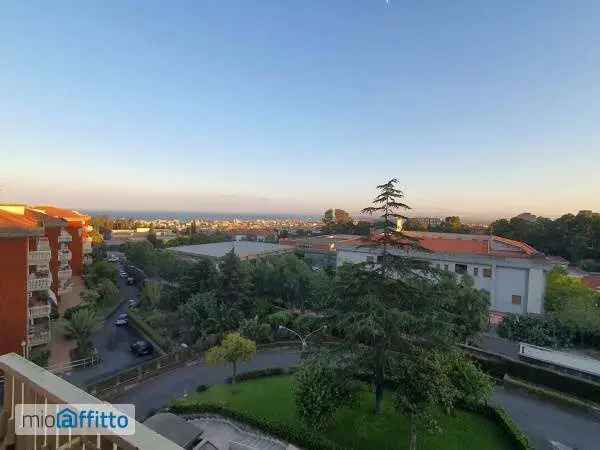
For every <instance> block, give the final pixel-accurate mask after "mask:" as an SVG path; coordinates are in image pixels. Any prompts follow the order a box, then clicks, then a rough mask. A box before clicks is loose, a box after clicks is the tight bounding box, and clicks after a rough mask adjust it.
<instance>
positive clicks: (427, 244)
mask: <svg viewBox="0 0 600 450" xmlns="http://www.w3.org/2000/svg"><path fill="white" fill-rule="evenodd" d="M419 244H420V245H421V247H423V248H425V249H427V250H429V251H432V252H436V253H475V254H483V255H487V254H488V245H487V242H482V241H475V240H463V239H439V238H438V239H419Z"/></svg>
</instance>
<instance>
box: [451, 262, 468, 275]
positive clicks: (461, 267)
mask: <svg viewBox="0 0 600 450" xmlns="http://www.w3.org/2000/svg"><path fill="white" fill-rule="evenodd" d="M454 271H455V272H456V273H467V265H466V264H454Z"/></svg>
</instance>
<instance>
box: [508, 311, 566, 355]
mask: <svg viewBox="0 0 600 450" xmlns="http://www.w3.org/2000/svg"><path fill="white" fill-rule="evenodd" d="M498 334H499V335H500V336H502V337H503V338H507V339H511V340H513V341H523V342H527V343H529V344H533V345H539V346H542V347H552V348H558V347H568V346H571V345H573V342H574V340H575V333H574V331H573V329H572V328H571V327H569V326H568V325H566V324H565V323H563V322H562V321H560V320H559V319H557V318H556V317H551V316H520V315H517V314H509V315H507V316H506V317H505V318H504V320H503V321H502V323H501V324H500V326H499V327H498Z"/></svg>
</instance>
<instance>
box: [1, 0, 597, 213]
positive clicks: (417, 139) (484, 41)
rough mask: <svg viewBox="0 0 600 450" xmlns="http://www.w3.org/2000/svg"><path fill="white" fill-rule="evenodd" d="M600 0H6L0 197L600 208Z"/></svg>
mask: <svg viewBox="0 0 600 450" xmlns="http://www.w3.org/2000/svg"><path fill="white" fill-rule="evenodd" d="M598 23H600V2H597V1H592V0H582V1H581V2H578V3H577V7H575V6H574V5H572V4H569V3H568V2H552V1H531V2H518V1H509V2H498V3H482V2H478V1H474V0H473V1H465V2H460V3H440V2H437V3H436V2H434V3H431V4H421V3H411V4H409V3H407V2H389V3H388V2H385V1H383V0H382V1H380V2H378V1H367V0H363V1H360V0H359V1H355V2H349V1H341V0H337V1H336V0H334V1H331V2H316V1H306V2H295V1H291V0H290V1H285V0H282V1H279V2H251V1H248V2H246V1H232V2H216V1H206V2H181V3H178V4H177V5H172V4H166V3H163V2H158V1H148V2H145V3H144V7H143V8H140V6H139V4H138V3H137V2H133V1H123V2H86V3H84V4H77V5H74V4H73V3H71V2H63V1H57V2H53V4H52V8H48V7H46V5H45V3H41V2H20V1H15V0H13V1H7V2H4V3H3V11H2V18H1V19H0V54H1V55H2V67H3V70H0V98H1V99H2V108H0V136H1V140H0V153H1V156H2V157H3V158H2V163H0V202H12V201H15V202H26V203H29V204H47V203H52V204H59V205H64V206H68V207H72V208H77V209H84V210H102V209H103V210H128V211H157V210H158V211H212V212H216V213H238V214H243V213H249V212H250V213H259V214H303V215H320V214H322V212H323V211H324V210H325V209H327V208H330V207H337V208H342V209H346V210H348V211H350V212H352V213H353V214H357V213H358V211H359V210H360V209H361V208H363V207H365V206H367V205H368V204H369V203H370V202H371V200H372V197H373V196H374V194H375V186H376V185H377V184H380V183H383V182H385V181H387V180H388V179H390V178H392V177H395V178H398V179H399V180H400V184H401V187H402V189H403V190H404V192H405V194H406V202H407V203H408V204H409V205H411V206H412V207H413V210H412V211H410V212H409V213H408V215H412V216H439V217H444V216H446V215H451V214H452V215H459V216H461V217H464V218H466V219H467V220H470V221H477V220H480V221H488V220H491V219H494V218H497V217H510V216H514V215H517V214H519V213H521V212H524V211H530V212H532V213H533V214H536V215H542V216H547V217H557V216H560V215H562V214H565V213H577V211H579V210H581V209H591V210H595V211H598V210H600V195H599V193H600V178H599V177H598V176H597V171H598V167H600V128H599V127H598V124H599V123H600V102H597V101H595V99H597V98H600V84H599V83H598V80H597V78H598V73H600V45H598Z"/></svg>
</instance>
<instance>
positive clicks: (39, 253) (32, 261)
mask: <svg viewBox="0 0 600 450" xmlns="http://www.w3.org/2000/svg"><path fill="white" fill-rule="evenodd" d="M50 258H52V252H51V251H50V250H32V251H30V252H29V254H28V255H27V262H28V263H29V265H46V264H48V263H49V262H50Z"/></svg>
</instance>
